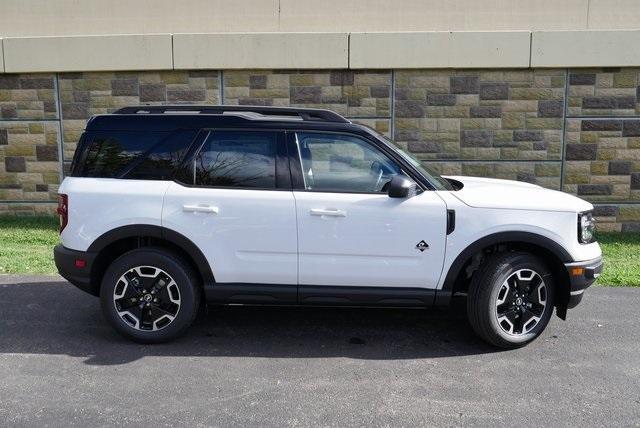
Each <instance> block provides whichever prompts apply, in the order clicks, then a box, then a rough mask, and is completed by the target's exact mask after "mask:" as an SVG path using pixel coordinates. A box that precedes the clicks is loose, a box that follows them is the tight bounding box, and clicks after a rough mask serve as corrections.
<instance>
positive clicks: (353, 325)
mask: <svg viewBox="0 0 640 428" xmlns="http://www.w3.org/2000/svg"><path fill="white" fill-rule="evenodd" d="M639 314H640V289H625V288H599V287H594V288H592V289H590V290H589V291H588V292H587V295H586V296H585V300H584V302H583V304H582V305H581V306H579V307H578V308H577V309H575V310H573V311H571V312H570V314H569V320H568V321H567V322H562V321H561V320H559V319H558V318H555V317H554V319H552V321H551V324H550V326H549V327H548V328H547V330H546V332H545V333H544V335H543V336H542V337H541V338H540V339H539V340H537V341H536V342H534V343H533V344H531V345H529V346H527V347H526V348H524V349H519V350H516V351H502V352H500V351H496V350H495V349H492V348H491V347H489V346H487V345H485V344H484V343H482V342H480V341H479V340H478V339H476V338H475V337H474V335H473V333H472V332H471V331H470V328H469V326H468V324H467V322H466V320H465V318H464V312H463V311H462V310H460V308H458V309H455V308H454V309H453V310H448V311H442V310H441V311H429V312H427V311H418V310H404V311H403V310H382V309H370V310H364V309H361V310H360V309H358V310H354V309H268V308H242V307H229V308H221V309H219V310H215V311H211V312H210V313H209V314H208V315H207V316H201V317H200V319H199V320H198V321H197V322H196V325H195V326H194V327H193V328H192V329H191V330H190V332H189V334H188V335H187V336H186V337H184V338H183V339H181V340H178V341H176V342H173V343H170V344H166V345H159V346H158V345H157V346H142V345H137V344H133V343H130V342H127V341H125V340H123V339H121V338H120V337H119V336H117V335H116V334H115V333H113V332H112V331H111V329H110V328H109V327H108V326H107V325H106V324H105V323H104V321H103V320H102V317H101V315H100V312H99V305H98V300H97V299H95V298H93V297H91V296H89V295H86V294H84V293H82V292H81V291H78V290H76V289H75V288H73V287H72V286H70V285H69V284H67V283H66V282H64V281H62V280H60V279H57V278H52V277H26V276H21V277H12V276H1V277H0V425H2V426H6V425H32V426H33V425H36V424H37V425H42V424H48V425H53V426H68V425H83V426H96V425H107V424H133V423H135V424H142V425H175V424H179V423H182V424H188V425H225V426H226V425H243V426H247V425H259V426H265V425H269V426H274V425H278V426H280V425H325V426H326V425H331V426H345V425H388V426H415V425H438V426H443V425H447V426H451V425H483V426H488V425H491V426H494V425H499V426H514V425H525V426H533V425H538V426H540V425H545V426H558V425H575V426H578V425H580V426H585V425H588V426H592V425H606V426H623V425H626V426H628V425H639V424H640V315H639Z"/></svg>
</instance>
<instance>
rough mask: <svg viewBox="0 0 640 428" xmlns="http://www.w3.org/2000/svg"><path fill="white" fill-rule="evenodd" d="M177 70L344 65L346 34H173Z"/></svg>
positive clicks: (347, 46) (346, 46) (345, 64)
mask: <svg viewBox="0 0 640 428" xmlns="http://www.w3.org/2000/svg"><path fill="white" fill-rule="evenodd" d="M173 47H174V58H175V68H176V69H202V68H220V69H241V68H246V69H266V68H347V66H348V64H349V58H348V57H349V36H348V34H347V33H234V34H175V35H174V36H173Z"/></svg>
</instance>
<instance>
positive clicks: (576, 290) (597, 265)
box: [565, 256, 604, 309]
mask: <svg viewBox="0 0 640 428" xmlns="http://www.w3.org/2000/svg"><path fill="white" fill-rule="evenodd" d="M603 266H604V262H603V261H602V256H600V257H597V258H595V259H591V260H586V261H582V262H572V263H566V264H565V267H566V268H567V272H568V273H569V303H568V305H567V308H568V309H571V308H574V307H576V306H577V305H578V303H580V301H581V300H582V296H583V295H584V290H586V289H587V287H589V286H590V285H591V284H593V283H594V282H595V281H596V279H598V277H599V276H600V274H601V273H602V269H603Z"/></svg>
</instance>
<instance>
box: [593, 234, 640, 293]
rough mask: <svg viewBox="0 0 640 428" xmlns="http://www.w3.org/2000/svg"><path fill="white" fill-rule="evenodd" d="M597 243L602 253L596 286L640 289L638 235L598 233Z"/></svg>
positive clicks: (639, 239) (639, 247)
mask: <svg viewBox="0 0 640 428" xmlns="http://www.w3.org/2000/svg"><path fill="white" fill-rule="evenodd" d="M598 242H600V246H601V247H602V252H603V253H604V272H603V273H602V275H601V276H600V278H598V284H602V285H629V286H632V287H640V233H600V234H598Z"/></svg>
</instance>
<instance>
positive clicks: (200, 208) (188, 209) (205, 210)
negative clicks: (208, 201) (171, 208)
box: [182, 204, 218, 214]
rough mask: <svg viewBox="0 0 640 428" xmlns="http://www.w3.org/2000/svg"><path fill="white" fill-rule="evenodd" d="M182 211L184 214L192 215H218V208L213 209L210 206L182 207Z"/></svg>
mask: <svg viewBox="0 0 640 428" xmlns="http://www.w3.org/2000/svg"><path fill="white" fill-rule="evenodd" d="M182 211H185V212H193V213H209V214H218V207H214V206H211V205H204V204H200V205H183V206H182Z"/></svg>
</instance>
